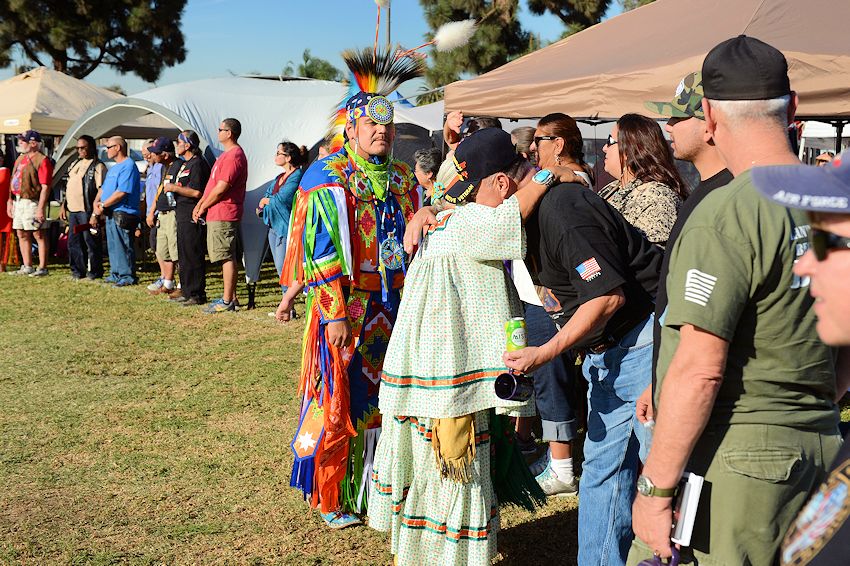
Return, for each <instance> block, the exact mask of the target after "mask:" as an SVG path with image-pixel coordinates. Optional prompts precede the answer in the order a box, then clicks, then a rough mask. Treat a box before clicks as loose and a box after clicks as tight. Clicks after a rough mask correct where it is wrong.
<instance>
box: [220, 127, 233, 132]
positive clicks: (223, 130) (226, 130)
mask: <svg viewBox="0 0 850 566" xmlns="http://www.w3.org/2000/svg"><path fill="white" fill-rule="evenodd" d="M218 131H219V132H229V131H230V130H228V129H227V128H219V129H218Z"/></svg>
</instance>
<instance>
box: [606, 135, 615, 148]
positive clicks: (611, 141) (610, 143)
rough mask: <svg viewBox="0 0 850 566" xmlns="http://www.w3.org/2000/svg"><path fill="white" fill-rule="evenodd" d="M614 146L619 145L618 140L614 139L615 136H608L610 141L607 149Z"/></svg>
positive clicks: (607, 143)
mask: <svg viewBox="0 0 850 566" xmlns="http://www.w3.org/2000/svg"><path fill="white" fill-rule="evenodd" d="M612 145H617V140H615V139H614V136H612V135H611V134H608V141H606V142H605V147H611V146H612Z"/></svg>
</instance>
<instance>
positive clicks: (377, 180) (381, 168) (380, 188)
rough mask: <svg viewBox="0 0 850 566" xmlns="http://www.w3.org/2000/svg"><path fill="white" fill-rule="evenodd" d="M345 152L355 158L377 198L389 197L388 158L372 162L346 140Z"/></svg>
mask: <svg viewBox="0 0 850 566" xmlns="http://www.w3.org/2000/svg"><path fill="white" fill-rule="evenodd" d="M345 152H346V153H347V154H348V156H349V157H350V158H351V159H353V160H354V164H355V165H356V166H357V169H358V170H359V171H360V172H361V173H362V174H363V175H365V176H366V178H367V179H368V180H369V185H370V186H371V187H372V192H373V193H375V198H377V199H378V200H379V201H381V202H383V201H384V200H386V198H387V179H388V178H389V163H390V159H389V158H387V159H386V160H385V161H384V162H383V163H372V162H371V161H369V160H368V159H363V158H362V157H360V156H359V155H357V153H356V152H355V151H354V150H353V149H351V146H350V145H349V144H348V142H346V144H345Z"/></svg>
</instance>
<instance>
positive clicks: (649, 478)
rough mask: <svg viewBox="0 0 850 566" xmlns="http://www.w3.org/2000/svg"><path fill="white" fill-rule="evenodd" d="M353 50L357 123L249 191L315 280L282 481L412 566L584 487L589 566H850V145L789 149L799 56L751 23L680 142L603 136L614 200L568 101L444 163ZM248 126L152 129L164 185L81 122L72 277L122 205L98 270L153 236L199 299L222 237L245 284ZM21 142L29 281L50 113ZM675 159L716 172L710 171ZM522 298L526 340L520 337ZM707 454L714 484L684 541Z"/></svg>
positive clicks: (289, 277)
mask: <svg viewBox="0 0 850 566" xmlns="http://www.w3.org/2000/svg"><path fill="white" fill-rule="evenodd" d="M344 57H345V58H346V63H347V64H348V65H349V66H350V67H351V69H352V71H355V75H356V76H357V80H356V81H355V82H353V83H352V85H351V87H352V93H351V96H350V97H349V98H348V99H347V100H346V102H345V104H344V107H343V108H341V109H340V112H339V117H340V120H339V124H338V126H339V131H337V132H335V134H336V136H337V137H335V138H333V140H331V138H330V137H329V140H330V141H329V142H328V147H327V149H326V151H324V152H322V154H320V157H319V159H317V160H316V161H315V162H314V163H313V164H311V165H309V166H307V164H306V152H305V151H304V150H303V149H302V148H299V147H298V146H296V145H295V144H293V143H290V142H286V141H284V142H282V143H280V144H279V145H278V146H277V149H276V153H275V157H274V159H275V164H276V165H278V166H279V167H280V168H281V170H282V172H281V173H280V175H279V176H277V177H276V178H275V179H274V180H273V181H272V182H271V184H270V185H269V186H268V188H267V189H266V190H265V192H264V194H263V198H262V199H261V200H260V202H259V206H258V209H257V211H256V212H257V214H258V215H259V216H260V217H261V218H262V220H263V222H264V223H265V224H266V225H267V226H268V227H269V233H268V245H269V249H270V251H271V255H272V258H273V260H274V264H275V267H276V270H277V272H278V274H279V276H280V285H281V293H282V298H281V300H280V304H279V306H278V308H277V311H276V313H275V316H276V318H277V320H279V321H281V322H287V321H289V320H291V319H293V318H295V317H296V312H295V302H296V299H297V298H298V297H299V296H302V295H306V297H305V304H304V309H305V312H304V318H305V327H306V328H305V333H304V339H303V344H302V356H301V360H302V362H301V368H300V377H299V384H298V393H299V395H300V398H301V403H300V409H299V410H300V414H299V419H298V425H297V429H296V431H295V434H294V435H293V438H292V441H291V448H292V452H293V454H294V464H293V469H292V473H291V479H290V484H291V486H292V487H294V488H296V489H297V490H299V491H300V492H301V493H302V494H303V496H304V498H305V499H306V500H307V501H308V503H309V504H310V505H311V506H312V507H314V508H316V509H317V510H318V511H319V513H320V515H321V517H322V519H323V520H324V522H325V523H326V524H327V526H328V527H330V528H334V529H338V528H345V527H350V526H354V525H357V524H360V523H361V522H362V520H363V518H364V517H365V516H368V524H369V526H370V527H372V528H374V529H378V530H381V531H386V532H388V533H389V539H390V548H391V552H392V554H393V556H394V560H395V562H396V563H397V564H411V565H412V564H424V563H434V564H448V565H453V564H457V565H460V564H488V563H489V562H490V560H491V559H492V558H493V557H494V556H495V555H496V554H497V552H498V547H497V534H498V531H499V516H500V515H499V508H500V506H503V505H506V504H516V505H520V506H524V507H526V508H529V509H534V508H535V507H536V506H537V505H539V504H541V503H542V501H544V500H545V497H572V496H576V495H578V497H579V506H578V541H579V548H578V556H577V560H578V563H579V564H581V565H587V566H596V565H625V564H630V565H634V564H638V563H642V562H641V561H645V560H647V559H649V562H650V563H654V564H661V563H662V560H666V559H668V558H670V557H674V560H675V561H679V560H681V563H695V564H703V565H730V564H765V565H766V564H776V563H780V564H835V563H838V562H836V560H845V561H846V558H847V555H848V552H850V544H848V543H850V537H848V533H847V523H846V518H847V516H848V514H850V492H848V489H847V486H848V485H850V460H848V458H850V455H848V448H847V445H845V444H843V442H842V438H841V435H840V432H839V428H838V425H839V413H838V407H837V403H838V401H839V400H840V399H841V398H842V396H843V394H844V393H845V392H846V391H847V390H848V387H850V353H849V352H850V349H848V348H847V346H848V345H850V324H848V322H847V321H848V320H850V303H848V296H850V294H848V293H847V292H846V280H847V278H848V277H850V259H848V258H850V253H848V251H847V250H850V162H848V163H844V164H841V156H837V157H834V156H832V155H828V156H827V157H828V159H827V158H826V157H825V158H824V159H821V158H820V157H819V158H818V160H819V163H818V165H821V163H820V162H823V165H825V166H824V167H819V168H817V167H810V166H805V165H802V164H800V163H799V161H798V159H797V157H796V156H795V155H794V153H793V152H792V150H791V147H790V144H789V138H788V125H789V123H791V122H793V119H794V115H795V111H796V105H797V96H796V94H795V93H794V91H793V90H792V85H791V84H790V82H789V78H788V66H787V62H786V60H785V57H784V56H783V55H782V53H781V52H779V51H778V50H776V49H775V48H773V47H772V46H770V45H767V44H765V43H763V42H761V41H759V40H756V39H754V38H750V37H747V36H739V37H736V38H732V39H730V40H727V41H724V42H723V43H721V44H719V45H718V46H716V47H715V48H714V49H713V50H712V51H711V52H709V54H708V55H707V56H706V58H705V60H704V62H703V65H702V69H701V70H700V71H695V72H693V73H690V74H689V75H687V76H686V77H684V78H683V79H682V81H681V83H680V84H679V85H678V88H676V89H675V95H674V96H673V97H672V99H671V101H665V102H655V101H647V102H646V106H647V108H648V109H650V110H651V111H652V112H653V113H654V114H658V115H662V116H665V117H667V121H666V125H665V126H664V128H665V130H666V132H667V134H668V135H669V138H670V140H671V141H672V144H670V145H668V143H667V141H666V139H665V136H664V132H663V131H662V128H661V127H660V126H659V124H658V122H657V121H656V120H654V119H652V118H649V117H646V116H643V115H640V114H635V113H630V114H625V115H623V116H622V117H620V118H619V120H617V122H616V124H615V125H614V127H613V129H612V132H611V135H610V136H609V137H608V140H607V142H606V143H605V147H604V155H605V162H604V169H605V171H606V172H607V173H608V174H610V175H611V176H612V177H613V179H614V180H613V181H612V182H611V183H609V184H607V185H605V186H604V187H602V188H601V189H600V190H599V191H598V192H596V191H594V190H592V188H591V187H592V186H593V185H594V181H595V179H594V171H593V170H592V168H591V167H589V166H588V164H587V163H586V162H585V159H584V154H583V140H582V136H581V132H580V130H579V128H578V125H577V124H576V121H575V120H574V119H573V118H571V117H570V116H568V115H566V114H563V113H557V112H556V113H552V114H549V115H547V116H545V117H543V118H541V119H540V120H539V121H538V123H537V125H536V127H534V128H519V129H517V130H514V131H513V132H511V133H510V134H509V133H506V132H505V131H503V130H502V129H501V124H500V123H499V121H498V120H496V119H494V118H487V117H476V118H469V117H467V118H464V116H463V115H462V114H460V113H451V114H449V115H448V116H447V119H446V127H445V131H444V134H445V136H444V137H445V142H446V145H447V146H448V148H449V153H448V155H444V154H443V151H442V150H440V149H434V148H429V149H422V150H420V151H418V152H416V154H415V156H414V158H415V166H414V167H412V168H411V167H410V166H409V165H408V164H407V163H405V162H403V161H400V160H397V159H395V158H393V157H392V145H393V141H394V137H395V128H394V125H393V116H394V113H393V106H392V103H391V102H390V101H389V100H388V99H387V98H386V96H387V95H388V94H389V93H390V92H392V91H394V90H395V89H396V88H397V86H398V85H399V84H401V82H403V81H404V80H407V79H409V78H412V77H415V76H417V75H418V74H420V73H421V71H422V63H421V60H420V59H417V58H415V57H402V58H396V57H395V54H390V53H380V52H378V50H375V51H374V52H373V51H372V50H367V51H364V52H363V53H356V52H347V53H346V55H345V56H344ZM388 62H392V64H388ZM379 79H380V80H379ZM375 85H380V87H381V88H380V90H378V91H376V90H375V88H376V87H375ZM673 86H674V85H671V91H672V90H673ZM240 133H241V124H240V123H239V121H238V120H236V119H232V118H227V119H225V120H223V121H222V122H221V124H220V126H219V129H218V141H219V143H220V145H221V147H222V148H223V149H224V153H222V154H221V155H220V156H219V157H218V159H217V160H216V161H215V163H214V164H213V166H212V168H210V167H209V165H208V164H207V162H206V161H205V160H204V158H203V156H202V155H201V153H200V141H199V137H198V135H197V133H195V132H193V131H188V130H187V131H183V132H181V133H180V135H179V136H178V139H177V140H176V142H175V141H172V140H169V139H167V138H158V139H156V140H149V141H148V142H147V143H146V144H145V148H144V152H145V156H146V159H149V161H150V166H149V167H148V170H147V175H146V179H145V186H144V187H145V188H144V193H145V197H144V199H142V195H141V194H140V190H141V189H140V186H141V184H140V178H139V171H138V169H137V168H136V166H135V164H134V162H133V161H132V159H129V158H128V152H127V143H126V141H125V140H123V139H122V138H120V137H113V138H110V139H109V141H108V145H107V146H106V147H107V152H108V156H109V157H110V159H113V160H114V161H115V165H114V166H112V167H111V168H109V169H107V168H106V167H105V166H104V164H103V163H100V162H99V161H98V160H97V157H96V147H95V141H94V140H93V139H91V138H90V137H87V136H82V137H80V139H79V140H78V141H77V152H78V157H79V159H78V160H76V161H75V162H74V163H73V164H72V165H71V167H70V169H69V173H68V182H67V189H66V191H65V198H64V199H63V203H62V211H61V216H62V218H63V219H64V220H66V221H67V223H68V226H69V232H68V234H69V236H68V247H69V263H70V269H71V275H72V277H74V278H77V279H80V278H84V277H87V278H89V279H96V278H99V277H102V276H103V275H105V273H104V270H103V258H102V257H101V251H100V250H101V246H102V243H101V239H100V238H101V234H102V231H101V229H100V228H101V226H102V224H103V223H104V221H105V231H106V236H107V249H108V256H109V270H110V273H109V274H108V276H107V277H106V280H107V281H110V282H111V283H113V284H114V285H116V286H119V287H120V286H125V285H132V284H135V283H136V282H137V278H136V273H135V269H136V267H135V264H136V261H135V256H134V254H135V245H134V240H135V238H137V237H139V235H140V231H141V230H142V229H144V231H145V233H147V234H149V236H148V238H149V243H150V247H151V248H152V249H154V250H155V251H156V258H157V261H158V262H159V269H160V277H159V278H158V279H157V281H155V282H154V283H152V284H151V285H150V286H149V287H148V290H149V291H150V292H151V293H155V294H163V295H167V296H168V297H169V299H170V300H172V301H176V302H182V304H184V305H203V304H205V303H206V302H207V296H206V291H205V289H206V286H205V255H207V256H208V257H209V261H211V262H213V263H219V264H221V267H222V277H223V280H224V281H223V283H224V292H223V296H222V297H221V298H220V299H218V300H216V301H214V302H212V303H211V304H210V305H208V306H207V307H206V311H207V312H210V313H217V312H227V311H232V310H234V309H235V287H236V272H237V267H236V261H237V254H238V250H237V244H236V242H237V236H236V234H237V232H238V226H239V222H240V220H241V218H242V214H243V203H244V196H245V189H246V179H247V162H246V159H245V154H244V152H243V151H242V149H241V147H240V146H239V144H238V139H239V136H240ZM19 142H20V143H19V151H20V153H21V156H20V157H19V158H18V161H17V162H16V164H15V168H14V171H13V173H12V175H11V192H10V199H9V202H8V213H9V216H10V217H12V218H13V219H14V228H15V229H16V230H18V235H19V239H20V242H21V254H22V257H23V266H22V267H21V269H20V270H19V271H18V272H17V273H19V274H21V275H30V276H32V277H38V276H43V275H47V266H46V260H47V257H46V256H47V254H46V247H45V240H44V236H43V235H41V234H42V233H41V232H40V230H39V227H40V226H41V223H43V222H44V219H45V206H46V203H47V198H48V194H49V187H50V184H51V175H52V172H53V171H52V164H51V162H50V160H49V159H47V158H46V156H44V154H43V153H40V152H39V149H38V148H39V142H40V136H39V135H38V133H37V132H26V133H25V134H22V135H21V136H19ZM674 159H679V160H684V161H688V162H690V163H692V164H693V165H694V167H695V168H696V170H697V172H698V173H699V179H700V181H699V184H698V185H697V186H696V187H693V188H690V189H689V187H687V186H686V183H685V181H684V180H683V179H682V177H681V176H680V174H679V172H678V171H677V168H676V165H675V161H674ZM140 202H143V203H144V204H143V205H142V207H141V208H140V206H139V203H140ZM33 239H34V240H35V241H36V243H37V244H38V250H39V264H38V267H37V268H36V267H34V266H33V263H34V259H33V257H32V253H31V250H32V241H33ZM25 248H26V251H25ZM178 273H179V280H180V283H181V285H180V288H179V289H178V288H177V283H176V280H177V277H176V274H178ZM518 319H522V320H523V321H524V325H523V326H522V328H523V329H524V332H522V333H521V334H520V337H521V338H522V341H524V342H525V343H526V345H525V347H519V348H510V349H508V348H506V335H505V324H506V323H507V322H509V321H515V320H518ZM504 375H511V376H513V377H514V378H518V377H520V376H531V377H532V385H531V389H532V394H531V395H530V397H529V396H526V397H521V396H517V397H510V398H505V397H504V396H500V395H498V394H497V391H496V389H495V388H494V382H495V381H496V380H497V379H499V378H501V377H502V376H504ZM577 392H580V393H579V394H577ZM538 423H539V426H538ZM535 430H538V431H539V432H538V433H535V432H534V431H535ZM580 434H583V436H584V441H583V444H582V446H583V447H582V450H581V452H582V454H583V462H582V464H581V468H579V466H578V465H577V462H576V461H575V460H574V458H575V457H576V455H577V446H576V440H577V439H578V438H579V435H580ZM836 457H838V459H836ZM686 472H688V473H692V474H696V475H698V476H701V477H703V478H704V485H703V490H702V493H701V495H700V498H699V502H698V505H697V510H696V515H695V517H696V519H695V522H694V523H693V528H692V530H693V532H692V534H691V536H690V537H689V543H688V544H687V545H686V546H680V545H677V544H674V542H673V541H672V540H671V527H672V526H673V525H674V524H675V523H676V521H678V520H679V518H680V517H679V516H678V515H677V512H676V511H675V510H674V506H675V501H676V498H677V496H679V495H680V494H679V493H678V491H679V485H680V482H681V479H682V477H683V474H685V473H686ZM807 501H808V503H807ZM553 544H557V541H553ZM643 563H646V562H643Z"/></svg>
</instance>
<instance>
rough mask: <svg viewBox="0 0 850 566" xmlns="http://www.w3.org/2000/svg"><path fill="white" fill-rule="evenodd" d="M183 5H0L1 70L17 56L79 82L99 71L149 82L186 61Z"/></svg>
mask: <svg viewBox="0 0 850 566" xmlns="http://www.w3.org/2000/svg"><path fill="white" fill-rule="evenodd" d="M185 6H186V0H148V1H139V0H73V1H66V2H56V1H51V0H0V67H8V66H9V65H10V64H11V63H12V55H13V53H14V52H15V50H17V51H19V52H20V53H21V54H22V55H23V56H24V58H26V59H27V60H28V61H31V62H32V63H34V64H36V65H39V66H50V67H53V68H54V69H55V70H57V71H62V72H63V73H67V74H69V75H71V76H73V77H77V78H79V79H82V78H84V77H86V76H88V75H89V74H90V73H91V72H92V71H94V70H95V69H96V68H97V67H98V66H100V65H107V66H109V67H112V68H114V69H115V70H116V71H118V72H119V73H121V74H126V73H135V74H136V75H138V76H139V77H141V78H142V79H144V80H146V81H148V82H154V81H156V80H157V79H158V78H159V76H160V74H161V73H162V70H163V69H164V68H166V67H171V66H173V65H176V64H177V63H182V62H183V61H184V60H185V59H186V48H185V47H184V45H183V33H182V32H181V31H180V20H181V18H182V16H183V9H184V7H185Z"/></svg>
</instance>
